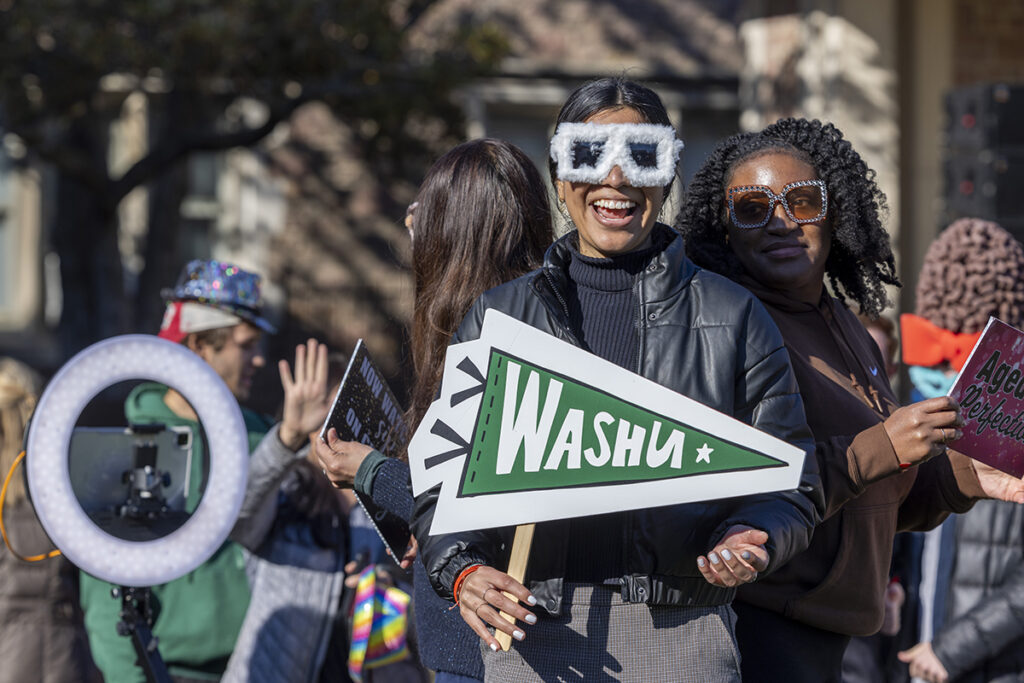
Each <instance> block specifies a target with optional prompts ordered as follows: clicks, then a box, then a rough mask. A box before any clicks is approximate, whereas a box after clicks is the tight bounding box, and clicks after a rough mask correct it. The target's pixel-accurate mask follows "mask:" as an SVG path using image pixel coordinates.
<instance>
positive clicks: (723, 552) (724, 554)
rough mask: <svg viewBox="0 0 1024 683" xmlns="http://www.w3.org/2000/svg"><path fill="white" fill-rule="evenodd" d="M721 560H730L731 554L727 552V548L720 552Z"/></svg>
mask: <svg viewBox="0 0 1024 683" xmlns="http://www.w3.org/2000/svg"><path fill="white" fill-rule="evenodd" d="M722 559H723V560H731V559H732V553H731V552H729V549H728V548H725V549H723V550H722Z"/></svg>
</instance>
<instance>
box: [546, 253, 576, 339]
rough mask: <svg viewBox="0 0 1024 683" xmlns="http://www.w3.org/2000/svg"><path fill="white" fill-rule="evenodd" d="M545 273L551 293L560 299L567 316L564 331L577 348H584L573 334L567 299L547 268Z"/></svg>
mask: <svg viewBox="0 0 1024 683" xmlns="http://www.w3.org/2000/svg"><path fill="white" fill-rule="evenodd" d="M543 272H544V279H545V280H547V283H548V287H550V288H551V292H552V293H553V294H554V295H555V298H556V299H558V303H559V304H560V305H561V306H562V314H563V315H564V316H565V317H564V318H563V323H562V330H563V331H564V332H565V334H566V335H567V336H568V337H569V339H570V340H571V341H572V343H573V344H575V345H576V346H582V345H581V344H580V343H579V339H577V338H576V335H575V334H574V333H573V331H572V327H571V324H570V322H569V321H570V320H571V318H570V317H569V304H567V303H566V302H565V298H564V297H563V296H562V293H561V292H559V291H558V287H556V286H555V281H554V278H552V277H551V275H550V274H549V273H548V271H547V268H545V269H544V271H543ZM541 301H542V302H543V299H541Z"/></svg>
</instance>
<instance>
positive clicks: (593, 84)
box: [548, 78, 672, 197]
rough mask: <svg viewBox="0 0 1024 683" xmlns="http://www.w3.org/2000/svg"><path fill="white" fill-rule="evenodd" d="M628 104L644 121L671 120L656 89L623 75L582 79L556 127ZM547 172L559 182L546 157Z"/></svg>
mask: <svg viewBox="0 0 1024 683" xmlns="http://www.w3.org/2000/svg"><path fill="white" fill-rule="evenodd" d="M622 107H628V108H630V109H633V110H634V111H636V112H637V113H638V114H640V116H641V117H642V118H643V120H644V121H646V122H647V123H657V124H659V125H664V126H671V125H672V121H671V120H670V119H669V117H668V111H667V110H666V109H665V105H664V104H662V102H661V98H660V97H658V93H656V92H654V91H653V90H651V89H650V88H648V87H647V86H645V85H640V84H639V83H637V82H636V81H630V80H627V79H625V78H600V79H598V80H595V81H589V82H587V83H584V84H583V85H581V86H580V87H578V88H576V89H575V90H573V91H572V93H571V94H570V95H569V97H568V98H567V99H566V100H565V104H563V105H562V110H561V111H559V112H558V118H557V119H556V120H555V127H556V128H557V126H558V124H560V123H579V122H582V121H586V120H587V119H589V118H590V117H591V116H593V115H594V114H597V113H598V112H601V111H604V110H606V109H618V108H622ZM548 174H549V175H550V176H551V184H552V185H554V184H555V183H557V182H558V177H557V176H556V175H555V162H554V161H553V160H552V159H548ZM671 189H672V183H671V182H669V184H668V185H666V186H665V196H666V197H668V193H669V190H671Z"/></svg>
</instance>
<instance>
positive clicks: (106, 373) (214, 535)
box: [26, 335, 249, 587]
mask: <svg viewBox="0 0 1024 683" xmlns="http://www.w3.org/2000/svg"><path fill="white" fill-rule="evenodd" d="M132 379H148V380H154V381H157V382H160V383H161V384H166V385H167V386H170V387H173V388H174V389H175V390H177V391H178V392H179V393H181V395H182V396H184V397H185V399H186V400H187V401H188V402H189V403H190V404H191V405H192V407H193V409H194V410H195V411H196V415H198V417H199V421H200V423H201V424H202V426H203V429H204V430H205V431H206V438H207V444H208V446H209V452H208V454H207V455H208V457H209V463H210V470H209V479H208V481H207V485H206V490H205V492H204V493H203V496H202V498H201V499H200V501H199V506H198V507H197V508H196V510H195V512H193V513H192V515H191V517H190V518H189V519H188V521H186V522H185V523H184V524H183V525H182V526H181V527H179V528H178V529H176V530H175V531H173V532H171V533H170V534H168V535H167V536H164V537H162V538H159V539H156V540H153V541H144V542H130V541H126V540H123V539H120V538H117V537H116V536H113V535H111V534H108V533H106V532H105V531H103V530H102V529H100V528H99V527H98V526H96V524H95V523H94V522H93V521H92V520H91V519H90V518H89V517H88V515H87V514H86V512H85V510H83V509H82V506H81V504H80V503H79V501H78V499H77V498H76V497H75V494H74V492H73V490H72V487H71V477H70V473H69V463H68V460H69V458H68V452H69V447H70V444H71V435H72V432H73V431H74V428H75V422H76V421H77V420H78V416H79V415H81V413H82V410H83V409H84V408H85V407H86V405H87V404H88V402H89V401H91V400H92V399H93V397H95V396H96V395H97V394H98V393H99V392H101V391H103V390H104V389H106V388H107V387H109V386H112V385H114V384H116V383H118V382H122V381H125V380H132ZM26 468H27V472H28V488H29V492H30V495H31V497H32V502H33V504H34V505H35V509H36V514H37V515H38V516H39V521H40V522H41V523H42V525H43V528H44V529H45V530H46V533H47V534H48V535H49V536H50V539H51V540H52V541H53V543H54V544H55V545H56V546H57V547H58V548H60V549H61V551H62V552H63V553H64V554H65V555H66V556H67V557H68V559H69V560H71V561H72V562H73V563H74V564H76V565H78V566H79V567H80V568H81V569H82V570H83V571H86V572H88V573H89V574H92V575H94V576H96V577H98V578H101V579H104V580H106V581H109V582H111V583H115V584H119V585H123V586H139V587H141V586H154V585H157V584H161V583H167V582H168V581H171V580H172V579H176V578H178V577H180V576H183V575H185V574H187V573H188V572H190V571H192V570H193V569H195V568H196V567H198V566H199V565H200V564H202V563H203V562H205V561H206V560H207V559H209V557H210V556H211V555H213V553H214V552H215V551H216V550H217V548H219V547H220V545H221V544H222V543H223V542H224V539H225V538H227V535H228V533H229V532H230V531H231V528H232V526H233V525H234V523H235V520H236V519H237V517H238V511H239V509H240V508H241V505H242V498H243V497H244V495H245V485H246V477H247V474H248V468H249V445H248V436H247V433H246V429H245V423H244V422H243V420H242V413H241V411H240V409H239V407H238V402H237V400H236V399H235V397H234V396H232V394H231V392H230V391H229V390H228V388H227V386H226V385H225V384H224V382H223V380H221V378H220V377H219V376H218V375H217V373H216V372H214V370H213V368H211V367H210V366H209V365H207V364H206V363H205V362H204V361H203V360H202V359H201V358H200V357H199V356H197V355H196V354H195V353H193V352H192V351H190V350H188V349H187V348H185V347H184V346H182V345H180V344H175V343H173V342H169V341H166V340H164V339H160V338H159V337H155V336H150V335H124V336H120V337H114V338H112V339H107V340H105V341H101V342H99V343H97V344H94V345H92V346H90V347H89V348H87V349H85V350H84V351H82V352H81V353H79V354H77V355H76V356H75V357H74V358H72V359H71V360H70V361H68V362H67V364H66V365H64V367H62V368H61V369H60V370H59V371H58V372H57V375H56V376H55V377H54V378H53V380H52V381H51V382H50V384H49V386H47V388H46V390H45V391H44V392H43V395H42V397H41V398H40V399H39V404H38V406H37V407H36V411H35V415H34V417H33V418H32V423H31V427H30V428H29V434H28V448H27V456H26Z"/></svg>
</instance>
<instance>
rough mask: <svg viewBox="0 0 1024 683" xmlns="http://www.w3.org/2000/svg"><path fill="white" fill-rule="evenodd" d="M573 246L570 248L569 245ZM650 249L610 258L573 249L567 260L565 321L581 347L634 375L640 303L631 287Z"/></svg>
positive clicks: (638, 340)
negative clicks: (569, 324)
mask: <svg viewBox="0 0 1024 683" xmlns="http://www.w3.org/2000/svg"><path fill="white" fill-rule="evenodd" d="M574 246H575V245H574ZM656 251H660V249H657V248H655V247H650V248H647V249H642V250H640V251H634V252H631V253H629V254H622V255H620V256H613V257H611V258H594V257H590V256H584V255H583V254H581V253H579V251H578V249H573V250H572V260H571V261H570V262H569V281H570V283H571V284H570V288H571V290H572V291H570V292H569V300H568V301H567V302H566V303H567V304H568V306H569V321H570V323H571V324H572V327H573V331H574V332H575V333H576V334H577V335H578V336H579V339H580V341H581V342H582V343H583V346H584V348H586V349H587V350H588V351H590V352H591V353H593V354H594V355H596V356H600V357H601V358H604V359H605V360H607V361H611V362H612V363H615V364H616V365H618V366H619V367H622V368H626V369H627V370H632V371H633V372H636V371H637V369H638V368H637V360H638V359H637V355H638V354H639V351H640V338H639V335H638V332H637V318H638V316H639V313H640V302H639V301H637V297H636V292H635V291H634V285H635V284H636V280H637V275H638V274H639V273H640V272H642V271H643V269H644V268H646V267H647V264H648V263H649V262H650V260H651V257H652V256H653V255H654V254H655V252H656Z"/></svg>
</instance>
